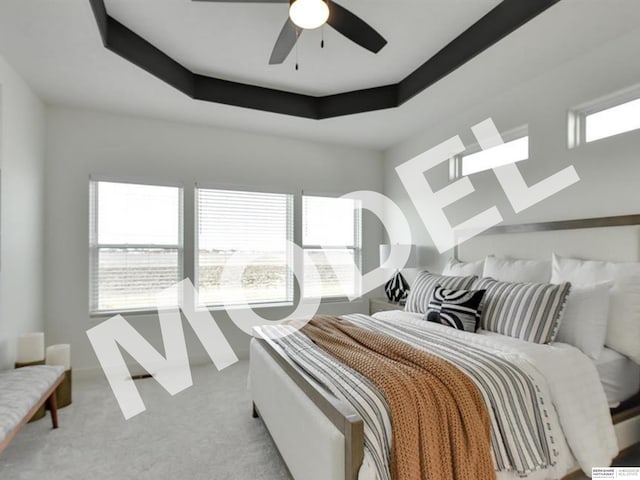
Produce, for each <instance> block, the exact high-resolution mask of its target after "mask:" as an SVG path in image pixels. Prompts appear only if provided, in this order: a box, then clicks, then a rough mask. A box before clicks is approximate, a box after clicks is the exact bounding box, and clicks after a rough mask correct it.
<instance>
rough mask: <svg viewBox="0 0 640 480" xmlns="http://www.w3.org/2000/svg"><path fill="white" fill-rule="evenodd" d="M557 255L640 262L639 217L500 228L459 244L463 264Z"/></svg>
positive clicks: (456, 254) (543, 257)
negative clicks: (489, 258) (494, 257)
mask: <svg viewBox="0 0 640 480" xmlns="http://www.w3.org/2000/svg"><path fill="white" fill-rule="evenodd" d="M553 252H555V253H558V254H560V255H562V256H571V257H578V258H585V259H594V260H610V261H640V215H623V216H617V217H600V218H587V219H578V220H562V221H554V222H541V223H528V224H520V225H500V226H497V227H494V228H492V229H490V230H487V231H486V232H484V233H483V234H481V235H478V236H476V237H473V238H471V239H470V240H468V241H466V242H464V243H463V244H461V245H459V246H458V247H457V248H456V251H455V252H454V255H455V257H456V258H458V259H460V260H463V261H473V260H479V259H481V258H484V257H486V256H487V255H492V254H493V255H497V256H506V257H516V258H527V259H534V260H548V259H550V258H551V254H552V253H553Z"/></svg>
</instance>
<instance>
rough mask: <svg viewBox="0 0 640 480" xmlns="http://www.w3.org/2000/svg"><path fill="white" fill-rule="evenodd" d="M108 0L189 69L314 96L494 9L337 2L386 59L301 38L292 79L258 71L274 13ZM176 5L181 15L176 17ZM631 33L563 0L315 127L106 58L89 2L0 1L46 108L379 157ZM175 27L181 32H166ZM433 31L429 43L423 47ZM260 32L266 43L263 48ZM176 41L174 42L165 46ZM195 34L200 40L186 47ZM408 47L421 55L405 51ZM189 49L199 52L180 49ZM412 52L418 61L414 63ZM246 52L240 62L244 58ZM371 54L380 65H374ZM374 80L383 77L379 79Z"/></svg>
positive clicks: (612, 3) (2, 47) (0, 47)
mask: <svg viewBox="0 0 640 480" xmlns="http://www.w3.org/2000/svg"><path fill="white" fill-rule="evenodd" d="M107 1H108V5H109V8H110V9H113V13H114V15H116V10H117V11H118V13H117V15H122V16H124V15H125V13H126V15H127V16H129V17H130V19H129V20H128V22H127V21H125V19H124V18H121V19H120V20H122V21H125V23H127V24H128V25H130V26H131V27H134V28H136V29H138V31H139V33H143V34H144V33H145V32H146V33H148V34H149V35H153V36H154V38H157V39H156V40H154V41H155V42H158V46H160V47H162V48H165V49H166V50H167V52H169V53H172V54H174V53H173V52H174V51H175V55H176V57H179V59H180V60H181V61H182V62H184V63H185V64H186V65H187V66H189V67H190V68H193V69H195V70H201V71H203V72H204V73H211V74H215V75H221V76H226V75H227V74H228V75H229V76H230V77H233V78H241V79H243V80H244V79H246V80H247V81H252V82H255V83H261V84H268V85H279V86H290V87H291V88H292V89H300V90H305V91H312V90H313V89H318V91H320V90H322V91H323V92H324V91H328V90H332V89H334V88H337V89H339V90H341V89H343V88H350V87H348V85H354V87H355V88H360V87H362V86H363V85H362V83H363V82H364V83H370V84H373V85H375V84H377V83H379V82H382V83H385V82H386V81H389V79H392V80H393V81H396V80H397V79H398V76H400V77H402V76H404V73H402V72H399V71H393V72H391V71H390V68H391V67H390V66H391V65H393V66H394V68H393V70H395V69H396V68H399V69H400V70H402V68H408V69H409V70H410V69H411V68H412V67H411V65H415V64H419V63H422V61H423V60H424V59H425V58H426V57H428V56H429V53H432V52H433V51H435V50H436V49H438V48H439V47H441V46H443V45H444V43H446V42H447V41H448V40H449V39H450V38H453V37H455V36H456V35H457V34H459V33H460V32H458V31H455V32H454V31H449V32H448V33H447V31H446V30H447V28H454V26H456V25H457V26H459V27H460V28H462V29H464V26H465V24H468V23H469V21H470V20H471V21H472V18H473V16H474V15H472V14H470V12H475V15H476V16H479V15H481V14H482V12H483V11H485V10H487V9H488V8H490V5H491V4H492V3H493V2H491V1H485V0H453V1H452V0H447V1H445V0H442V1H440V0H421V1H420V2H414V1H410V0H388V1H382V0H370V1H365V0H342V2H343V4H344V6H345V7H347V8H349V9H351V10H353V11H355V12H357V13H358V14H360V15H361V16H362V17H363V18H365V19H366V20H367V21H369V22H370V23H371V24H372V25H374V26H375V27H376V28H378V29H379V30H380V32H381V33H382V34H383V35H385V36H386V37H387V38H388V40H389V43H390V45H388V46H387V47H385V49H384V50H383V52H384V51H385V50H386V49H387V48H389V52H391V51H393V52H394V53H393V55H392V57H389V58H386V57H385V56H384V55H382V52H381V55H372V54H369V53H368V52H366V51H364V50H362V49H360V48H358V47H355V46H352V45H350V44H349V43H350V42H348V41H346V40H344V39H342V38H340V36H339V35H335V38H334V37H333V36H331V37H328V43H329V45H328V47H327V49H326V50H325V51H324V52H317V51H316V49H315V46H314V45H313V38H311V40H310V41H309V45H306V44H305V48H304V54H303V56H302V58H301V65H302V70H301V71H299V72H295V70H293V68H292V65H291V62H290V61H288V62H287V63H286V64H285V65H283V66H280V67H275V68H274V70H273V71H271V70H270V68H269V67H268V66H266V65H265V63H266V60H264V59H265V58H268V55H269V49H270V48H271V47H270V44H271V43H272V41H273V39H274V38H275V36H277V33H278V31H279V28H280V27H279V26H278V25H279V24H281V21H282V19H280V18H278V17H279V14H278V13H277V10H278V9H279V7H281V6H279V5H230V4H227V5H222V4H219V5H216V4H211V3H201V4H196V5H195V6H194V4H195V2H191V1H190V0H107ZM445 3H446V4H447V5H449V7H448V8H449V10H447V7H446V6H445V5H444V4H445ZM129 4H131V5H129ZM422 4H428V5H430V7H429V8H428V7H427V6H424V5H422ZM251 8H253V9H255V10H251ZM152 9H153V11H152ZM182 9H184V11H185V13H184V14H182V13H180V12H181V11H182ZM191 9H195V10H196V11H202V12H209V10H211V11H215V12H216V14H215V15H213V16H214V17H217V20H215V22H216V25H222V26H221V30H223V31H224V32H225V35H228V37H225V36H224V35H222V34H221V33H220V32H217V31H216V32H208V33H207V32H205V33H204V34H202V33H200V32H198V31H197V30H198V29H196V28H195V26H198V25H202V24H206V23H207V17H206V15H207V14H205V13H202V15H199V14H197V15H195V16H191V15H190V14H187V13H186V12H187V11H190V10H191ZM403 9H404V10H403ZM125 10H126V12H125ZM443 11H448V12H449V13H448V14H445V13H443ZM249 12H252V13H249ZM429 12H439V13H438V14H439V15H440V16H441V17H442V18H446V20H443V22H442V24H443V25H444V27H446V28H442V29H440V28H439V27H440V26H442V25H440V22H438V21H436V22H434V21H433V17H434V15H431V14H430V13H429ZM143 16H144V18H143ZM418 16H419V18H421V19H423V20H424V21H423V22H417V23H415V22H414V20H415V19H414V17H416V18H418ZM247 18H249V20H248V19H247ZM456 18H457V20H456ZM178 19H179V20H178ZM258 19H259V20H258ZM170 20H172V21H170ZM212 21H213V20H212ZM190 22H194V23H193V24H192V23H190ZM221 22H222V23H221ZM638 25H640V2H639V1H638V0H562V1H561V2H560V3H559V4H557V5H555V6H554V7H552V8H551V9H549V10H548V11H546V12H545V13H543V14H542V15H540V16H539V17H537V18H536V19H534V20H533V21H531V22H530V23H528V24H527V25H525V26H524V27H522V28H520V29H519V30H518V31H516V32H514V33H513V34H511V35H509V36H508V37H507V38H505V39H503V40H502V41H501V42H499V43H498V44H497V45H495V46H493V47H492V48H490V49H489V50H487V51H486V52H484V53H483V54H481V55H479V56H478V57H476V58H475V59H474V60H472V61H471V62H469V63H467V64H466V65H465V66H463V67H462V68H460V69H458V70H457V71H456V72H454V73H452V74H451V75H449V76H448V77H447V78H445V79H444V80H442V81H440V82H438V83H437V84H436V85H434V86H432V87H431V88H429V89H427V90H426V91H425V92H423V93H421V94H419V95H418V96H416V97H415V98H414V99H412V100H410V101H409V102H407V103H406V104H405V105H403V106H402V107H399V108H396V109H390V110H382V111H378V112H371V113H365V114H358V115H350V116H346V117H339V118H334V119H327V120H321V121H317V120H308V119H302V118H296V117H291V116H286V115H279V114H273V113H267V112H260V111H256V110H250V109H244V108H239V107H231V106H226V105H218V104H212V103H208V102H201V101H195V100H193V99H190V98H188V97H186V96H185V95H183V94H182V93H180V92H178V91H176V90H175V89H173V88H172V87H170V86H168V85H167V84H165V83H163V82H162V81H160V80H158V79H156V78H155V77H153V76H152V75H150V74H148V73H146V72H144V71H142V70H141V69H139V68H138V67H135V66H134V65H132V64H130V63H129V62H127V61H126V60H124V59H122V58H120V57H119V56H117V55H115V54H113V53H111V52H109V51H108V50H106V49H105V48H104V47H103V46H102V44H101V41H100V37H99V35H98V31H97V28H96V25H95V20H94V18H93V14H92V12H91V8H90V6H89V1H88V0H28V1H26V0H1V1H0V54H2V55H3V56H4V57H5V59H6V60H7V61H8V62H9V63H10V64H11V65H12V66H13V67H14V68H15V69H16V70H17V71H18V72H19V73H20V74H21V75H22V76H23V77H24V78H25V79H26V80H27V82H28V83H29V84H30V85H31V86H32V88H33V89H34V90H35V91H36V92H37V93H38V94H39V95H40V96H41V97H42V98H43V99H44V101H45V102H47V103H49V104H53V105H64V106H70V107H81V108H90V109H99V110H104V111H108V112H116V113H127V114H134V115H140V116H145V117H152V118H158V119H164V120H172V121H179V122H186V123H194V124H203V125H214V126H220V127H228V128H234V129H241V130H248V131H253V132H262V133H267V134H275V135H284V136H287V137H296V138H304V139H312V140H318V141H323V142H333V143H341V144H351V145H358V146H366V147H370V148H375V149H384V148H387V147H389V146H391V145H393V144H395V143H397V142H400V141H402V140H404V139H405V138H407V137H409V136H410V135H412V134H413V133H415V132H417V131H419V130H422V129H424V128H426V127H428V126H429V125H431V124H433V123H434V122H437V121H438V119H439V118H441V117H442V116H443V115H448V114H453V113H455V112H456V111H457V110H458V109H461V108H465V107H466V106H469V105H473V104H475V103H477V102H480V101H482V99H483V98H486V97H487V96H491V95H496V94H498V93H499V92H500V91H503V90H504V89H505V88H510V87H512V86H514V85H518V84H520V83H522V82H524V81H526V80H528V79H530V78H533V77H535V76H536V75H537V74H539V73H540V72H541V71H545V70H548V69H551V68H554V67H556V66H559V65H561V64H563V63H564V62H567V61H569V60H570V59H571V58H573V57H575V56H577V55H580V54H583V53H585V52H587V51H589V50H591V49H593V48H596V47H597V46H598V45H601V44H602V43H604V42H606V41H608V40H611V39H613V38H616V37H618V36H621V35H623V34H625V33H626V32H628V31H630V30H633V29H637V28H638ZM174 29H176V30H175V31H178V32H180V35H177V36H176V35H175V31H174ZM273 29H275V32H273V31H271V30H273ZM239 31H241V32H242V34H241V35H240V34H238V32H239ZM163 32H164V33H163ZM307 33H309V32H307ZM314 33H316V32H311V34H312V35H310V36H313V34H314ZM432 34H433V35H435V38H436V39H437V41H436V40H433V42H432V41H431V40H432V39H433V38H434V37H431V35H432ZM200 35H202V37H200ZM270 35H271V37H272V38H271V40H268V38H267V40H268V41H267V40H265V37H269V36H270ZM305 35H306V33H305ZM178 37H179V38H178ZM223 37H224V38H223ZM414 37H415V39H414ZM176 38H178V41H173V39H176ZM196 38H204V39H205V41H204V42H201V41H196V40H194V39H196ZM220 38H222V40H219V39H220ZM215 39H218V40H216V41H219V42H223V43H222V44H223V45H224V46H227V45H230V44H233V45H235V46H236V47H235V48H237V50H233V51H232V50H231V49H230V48H229V49H226V48H224V49H220V48H218V49H212V53H211V55H212V57H211V58H212V59H213V61H210V59H209V58H208V55H207V53H208V52H207V47H206V43H207V42H209V41H213V40H215ZM418 39H421V40H418ZM303 40H304V39H303ZM417 41H419V42H421V43H420V45H422V47H420V48H414V47H415V45H416V43H415V42H417ZM160 42H166V45H165V44H164V43H163V44H160ZM191 42H193V44H194V45H198V47H197V48H196V47H193V48H190V47H189V44H190V43H191ZM265 42H267V43H266V45H267V47H265ZM438 42H441V45H438V44H437V43H438ZM260 45H262V46H263V47H265V48H264V50H263V51H262V52H258V51H257V50H254V49H255V48H256V46H260ZM421 48H425V49H426V51H427V52H429V53H427V54H426V55H420V49H421ZM172 49H174V50H172ZM213 50H216V52H214V51H213ZM243 52H244V53H243ZM265 52H266V53H265ZM245 53H246V54H247V55H249V57H245V56H244V54H245ZM334 55H335V56H336V57H335V58H334V57H333V56H334ZM240 57H242V58H240ZM422 57H424V58H422ZM378 58H379V62H380V66H378V64H377V63H376V62H378ZM229 59H231V60H229ZM263 62H264V63H263ZM332 62H335V63H333V64H332ZM329 65H333V66H332V67H329ZM345 65H348V66H349V68H348V70H349V71H346V70H347V69H346V68H345ZM383 65H384V66H383ZM311 68H313V71H311ZM316 69H319V70H320V71H321V73H319V72H318V70H316ZM365 73H366V74H365ZM361 74H362V76H360V75H361ZM316 77H319V78H316ZM385 78H386V79H387V80H383V79H385ZM320 79H324V80H321V81H320ZM316 80H318V81H316Z"/></svg>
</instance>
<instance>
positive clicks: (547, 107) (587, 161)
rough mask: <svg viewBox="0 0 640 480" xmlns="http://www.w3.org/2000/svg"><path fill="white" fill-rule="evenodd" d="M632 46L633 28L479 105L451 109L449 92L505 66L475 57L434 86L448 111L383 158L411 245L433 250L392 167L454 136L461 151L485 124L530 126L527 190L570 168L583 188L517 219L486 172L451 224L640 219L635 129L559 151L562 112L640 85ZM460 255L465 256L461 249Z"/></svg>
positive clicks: (434, 180)
mask: <svg viewBox="0 0 640 480" xmlns="http://www.w3.org/2000/svg"><path fill="white" fill-rule="evenodd" d="M638 45H640V29H637V30H634V31H631V32H630V33H627V34H625V35H623V36H621V37H619V38H617V39H615V40H613V41H610V42H608V43H605V44H603V45H601V46H599V47H598V48H596V49H593V50H590V51H588V52H587V53H586V54H583V55H581V56H579V57H576V58H574V59H572V60H571V61H569V62H566V63H564V64H562V65H561V66H560V67H558V68H555V69H552V70H549V71H545V72H541V73H540V74H539V75H538V76H536V77H535V78H533V79H532V80H529V81H527V82H525V83H521V84H518V85H513V86H512V87H511V88H508V89H505V90H503V92H502V93H500V94H499V95H495V93H491V94H489V93H487V94H486V96H485V98H484V100H483V101H481V102H479V103H475V104H468V105H460V104H458V103H456V98H458V96H457V91H460V90H456V89H459V88H460V86H461V84H462V83H466V84H468V88H471V89H473V88H477V85H476V84H475V83H474V82H473V78H469V77H468V73H469V71H472V70H465V69H467V68H468V69H473V68H477V67H478V66H480V67H481V68H482V71H486V72H495V71H500V70H499V69H500V66H501V65H502V64H503V63H504V62H505V61H506V59H504V58H501V57H500V56H497V55H483V56H480V57H478V58H477V59H476V60H474V61H473V62H472V63H474V64H475V65H472V64H469V66H468V67H467V66H465V67H463V69H461V70H460V71H458V72H456V73H454V74H452V75H451V76H450V77H448V78H447V79H445V80H443V82H442V83H441V84H439V85H437V86H436V87H434V88H436V89H437V90H438V91H439V95H440V96H441V97H442V98H450V99H451V102H450V105H449V106H448V107H445V108H442V109H441V110H438V111H436V112H429V116H430V117H431V118H434V117H435V118H439V121H438V122H437V123H433V124H432V125H430V126H429V127H428V128H424V129H423V130H422V131H420V132H419V133H417V134H415V135H413V136H412V137H411V138H409V139H408V140H407V141H405V142H402V143H401V144H399V145H396V146H394V147H393V148H390V149H389V150H388V151H386V152H385V163H384V168H385V185H384V192H385V193H386V194H387V195H388V196H390V197H391V198H392V199H393V200H395V201H396V202H397V203H398V204H399V205H400V206H401V208H402V209H403V211H404V212H405V214H406V216H407V218H408V219H409V222H410V224H411V226H412V229H413V230H412V231H413V235H414V237H415V239H414V241H415V242H416V243H418V244H423V245H433V243H432V242H431V238H430V236H429V234H428V232H427V229H426V228H425V227H424V225H423V224H422V222H421V221H420V219H419V217H418V214H417V211H416V209H415V207H414V206H413V204H412V202H411V200H410V199H409V196H408V195H407V193H406V191H405V190H404V188H403V186H402V185H401V183H400V181H399V177H398V175H397V174H396V172H395V167H396V166H397V165H399V164H401V163H403V162H405V161H407V160H409V159H411V158H413V157H414V156H416V155H418V154H420V153H422V152H423V151H426V150H428V149H429V148H432V147H434V146H436V145H438V144H439V143H440V142H442V141H444V140H447V139H449V138H450V137H452V136H454V135H457V134H459V135H461V137H462V140H463V141H464V142H465V144H467V145H471V144H472V143H474V140H475V139H474V137H473V135H472V134H471V131H470V128H471V127H472V126H473V125H475V124H477V123H478V122H480V121H482V120H484V119H486V118H488V117H491V118H492V119H493V120H494V122H495V123H496V125H497V127H498V129H500V130H501V131H508V130H511V129H513V128H516V127H519V126H522V125H525V124H528V125H529V135H530V159H529V160H528V161H525V162H521V163H519V164H518V165H519V168H520V170H521V172H522V175H523V177H524V178H525V180H526V181H527V183H528V184H529V185H531V184H533V183H537V182H538V181H540V180H542V179H543V178H546V177H548V176H550V175H552V174H553V173H555V172H557V171H559V170H561V169H563V168H565V167H567V166H569V165H573V166H574V167H575V168H576V170H577V172H578V174H579V176H580V178H581V180H580V182H579V183H577V184H575V185H574V186H572V187H569V188H568V189H566V190H564V191H562V192H560V193H558V194H556V195H554V196H553V197H551V198H549V199H547V200H545V201H543V202H542V203H540V204H537V205H535V206H533V207H531V208H529V209H528V210H525V211H524V212H521V213H519V214H517V215H516V214H515V213H514V211H513V209H512V208H511V206H510V204H509V203H508V201H507V199H506V196H505V195H504V193H503V191H502V189H501V187H500V185H499V184H498V182H497V179H496V177H495V175H494V174H493V172H491V171H489V172H484V173H480V174H476V175H472V176H471V177H470V179H471V182H472V184H473V186H474V188H475V192H474V193H473V194H471V195H469V196H468V197H466V198H464V199H462V200H460V201H458V202H456V203H455V204H453V205H452V206H451V207H448V208H447V209H446V210H445V213H446V215H447V216H448V218H449V220H450V222H451V223H452V224H454V225H456V224H458V223H460V222H461V221H464V220H467V219H469V218H471V217H472V216H473V215H475V214H477V213H480V212H481V211H483V210H485V209H487V208H489V207H490V206H493V205H496V206H498V208H499V210H500V212H501V214H502V216H503V218H504V223H523V222H533V221H546V220H560V219H572V218H585V217H597V216H608V215H622V214H632V213H640V188H639V185H640V182H639V181H638V179H640V131H635V132H630V133H627V134H623V135H619V136H616V137H613V138H609V139H605V140H601V141H598V142H594V143H590V144H586V145H583V146H580V147H578V148H575V149H569V148H568V147H567V112H568V111H569V109H571V108H572V107H575V106H577V105H580V104H582V103H584V102H588V101H590V100H593V99H597V98H599V97H602V96H605V95H607V94H609V93H611V92H615V91H618V90H621V89H624V88H626V87H629V86H632V85H636V84H639V83H640V62H637V61H636V60H635V59H636V57H637V53H638ZM557 48H562V45H561V44H558V45H557ZM478 62H483V63H478ZM496 69H497V70H496ZM474 71H478V70H474ZM465 75H467V77H466V78H465ZM479 84H480V83H479ZM487 91H490V90H489V89H487ZM480 93H482V92H480ZM451 112H456V113H453V114H452V113H451ZM426 177H427V179H428V180H429V181H430V183H431V185H432V186H433V188H434V189H439V188H442V187H443V186H444V185H446V184H447V183H448V171H447V169H446V168H438V169H434V171H433V172H429V173H427V174H426ZM532 248H534V247H533V246H532ZM462 249H463V251H464V246H462ZM450 256H451V252H449V253H448V254H445V255H442V256H437V255H435V250H434V255H433V257H432V259H431V262H430V266H431V267H432V268H434V269H438V268H440V267H441V265H442V263H443V261H444V260H445V259H446V258H447V257H450ZM409 276H411V275H409Z"/></svg>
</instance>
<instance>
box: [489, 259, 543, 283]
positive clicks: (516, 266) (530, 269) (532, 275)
mask: <svg viewBox="0 0 640 480" xmlns="http://www.w3.org/2000/svg"><path fill="white" fill-rule="evenodd" d="M482 276H483V277H490V278H494V279H496V280H500V281H501V282H518V283H549V279H550V278H551V262H549V261H547V260H520V259H517V258H499V257H494V256H493V255H489V256H488V257H487V258H485V259H484V270H483V271H482Z"/></svg>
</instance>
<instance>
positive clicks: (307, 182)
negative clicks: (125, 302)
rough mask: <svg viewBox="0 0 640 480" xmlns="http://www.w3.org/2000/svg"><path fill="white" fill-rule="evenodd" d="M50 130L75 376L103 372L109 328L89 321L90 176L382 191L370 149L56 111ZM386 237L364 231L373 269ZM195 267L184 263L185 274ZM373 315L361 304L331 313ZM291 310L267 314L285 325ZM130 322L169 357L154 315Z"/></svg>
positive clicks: (54, 211) (242, 347)
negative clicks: (94, 337)
mask: <svg viewBox="0 0 640 480" xmlns="http://www.w3.org/2000/svg"><path fill="white" fill-rule="evenodd" d="M47 125H48V135H47V162H46V189H45V191H46V207H45V208H46V227H45V235H46V250H45V251H46V254H45V255H46V269H45V281H46V286H47V288H46V292H45V309H46V331H47V335H48V337H49V338H50V339H52V340H54V341H56V342H65V343H66V342H70V343H71V344H72V356H73V365H74V368H93V367H96V366H97V365H98V363H97V359H96V357H95V355H94V353H93V350H92V349H91V347H90V344H89V342H88V340H87V336H86V333H85V332H86V330H87V329H89V328H90V327H92V326H94V325H96V324H98V323H99V322H101V321H103V320H104V318H90V317H89V314H88V311H89V306H88V298H89V292H88V271H89V266H88V259H89V251H88V231H89V230H88V228H89V227H88V218H89V211H88V206H89V197H88V187H89V175H98V176H100V175H103V176H110V177H114V176H115V177H116V178H118V177H119V178H123V179H127V178H128V179H141V180H146V181H150V180H151V181H153V180H157V181H160V182H162V181H172V182H176V181H177V182H181V183H182V184H183V185H184V186H189V185H193V184H194V183H195V182H204V183H213V184H218V185H240V186H247V187H267V188H276V189H287V190H300V189H302V190H306V191H310V192H317V193H324V192H326V193H330V192H334V193H347V192H350V191H354V190H360V189H367V190H375V191H381V190H382V156H381V154H380V153H379V152H374V151H371V150H363V149H356V148H350V147H340V146H331V145H327V144H320V143H311V142H304V141H298V140H293V139H286V138H277V137H273V136H262V135H255V134H248V133H242V132H239V131H232V130H222V129H214V128H207V127H199V126H190V125H185V124H177V123H169V122H162V121H154V120H148V119H141V118H134V117H126V116H116V115H110V114H106V113H98V112H92V111H83V110H72V109H63V108H55V107H52V108H50V109H49V110H48V115H47ZM189 195H192V194H190V193H189V190H188V189H185V204H187V205H188V204H189V203H190V202H193V197H192V196H191V197H190V196H189ZM189 212H190V209H187V210H186V214H187V215H189ZM192 222H193V219H192V218H191V219H189V218H185V223H186V224H189V223H191V224H192ZM188 234H189V232H185V235H188ZM382 235H383V233H382V229H381V227H380V225H379V224H378V223H377V222H368V223H367V224H365V231H364V235H363V237H364V266H365V269H366V270H368V269H371V268H373V267H375V266H377V262H378V255H377V251H378V245H379V243H380V240H381V238H382ZM187 241H188V239H187V238H185V242H187ZM189 262H190V259H189V258H185V266H186V265H187V264H188V263H189ZM367 309H368V304H367V302H366V301H364V300H360V301H355V302H353V303H352V304H346V303H341V304H332V305H328V306H325V307H324V308H323V311H325V312H327V313H330V312H340V313H342V312H345V313H346V312H354V311H361V312H366V311H367ZM283 312H284V310H283V309H269V312H263V313H265V314H268V315H271V317H270V318H278V315H281V314H282V313H283ZM214 316H215V318H216V319H217V321H218V323H219V324H220V326H221V328H222V330H223V331H224V333H225V335H226V336H227V337H228V339H229V340H230V342H231V344H232V346H233V347H234V349H235V351H236V354H237V355H238V356H240V357H244V356H246V355H247V353H248V340H249V338H248V337H247V336H246V335H245V334H244V333H242V332H241V331H240V330H238V329H237V328H236V327H235V326H234V325H233V324H232V323H231V321H230V320H229V319H228V317H227V316H226V315H223V314H221V312H214ZM274 316H275V317H274ZM126 318H127V319H128V320H129V321H130V322H131V324H132V325H133V326H134V327H135V328H136V329H137V330H138V331H139V332H140V333H141V334H142V335H143V336H144V337H145V338H146V339H147V340H148V341H150V342H151V343H152V344H154V346H155V347H156V348H159V349H160V351H161V352H162V351H163V350H162V349H161V346H162V342H161V341H160V338H159V337H160V336H159V327H158V322H157V318H156V317H155V316H141V315H138V316H126ZM185 331H186V333H187V336H188V348H189V354H190V358H191V360H192V362H199V361H202V360H204V359H205V358H207V357H206V353H205V352H204V349H203V348H202V347H201V345H200V344H199V342H198V341H197V339H196V338H195V336H194V335H193V333H192V332H191V331H190V328H189V327H187V328H186V329H185Z"/></svg>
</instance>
